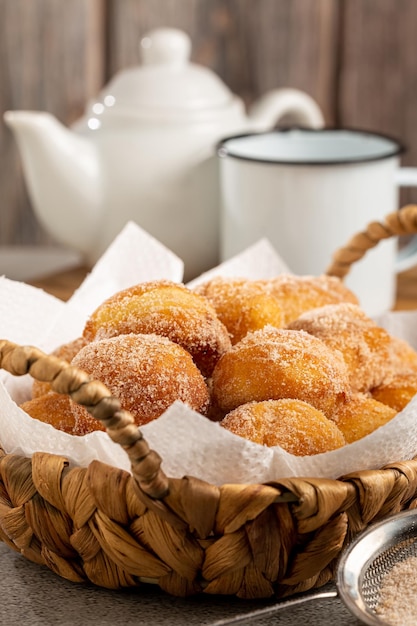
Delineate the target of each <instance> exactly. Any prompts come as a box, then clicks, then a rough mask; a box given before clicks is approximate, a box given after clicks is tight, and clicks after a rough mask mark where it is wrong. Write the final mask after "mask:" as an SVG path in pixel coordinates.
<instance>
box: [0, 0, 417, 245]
mask: <svg viewBox="0 0 417 626" xmlns="http://www.w3.org/2000/svg"><path fill="white" fill-rule="evenodd" d="M158 26H174V27H178V28H181V29H183V30H185V31H186V32H188V33H189V35H190V36H191V38H192V42H193V49H192V60H193V61H194V62H197V63H201V64H203V65H206V66H208V67H210V68H211V69H213V70H214V71H215V72H216V73H217V74H219V75H220V77H221V78H222V79H223V80H224V81H225V82H226V83H227V84H228V85H229V87H230V88H231V89H232V90H233V91H234V92H235V93H237V94H238V95H240V96H241V97H242V98H243V99H244V101H245V102H246V103H248V104H249V103H251V102H252V101H253V100H255V99H256V98H257V97H258V96H259V95H261V94H262V93H264V92H265V91H266V90H268V89H271V88H274V87H280V86H291V87H297V88H300V89H303V90H305V91H307V92H308V93H309V94H311V95H312V96H313V97H314V98H315V99H316V100H317V102H318V103H319V104H320V106H321V108H322V110H323V112H324V115H325V118H326V122H327V124H328V125H345V126H355V127H361V128H366V129H369V130H376V131H380V132H384V133H387V134H390V135H394V136H396V137H398V138H399V139H400V140H402V141H403V142H404V143H406V145H407V146H408V147H409V150H408V152H407V154H406V155H405V157H404V160H403V162H404V164H408V165H412V164H415V165H417V37H416V35H415V33H416V26H417V2H415V0H71V2H65V0H0V116H1V121H0V190H1V204H0V245H1V244H3V245H6V244H17V243H19V244H25V243H51V239H50V238H49V236H48V235H47V234H46V233H45V232H44V231H43V229H42V228H41V226H40V225H39V224H38V222H37V219H36V217H35V216H34V214H33V211H32V208H31V206H30V202H29V199H28V197H27V193H26V189H25V184H24V179H23V175H22V171H21V164H20V157H19V155H18V152H17V148H16V144H15V141H14V138H13V137H12V134H11V132H10V131H9V129H7V128H6V127H5V125H4V123H3V122H2V114H3V112H4V111H5V110H7V109H38V110H46V111H49V112H51V113H53V114H55V115H56V116H57V118H58V119H60V120H61V121H62V122H64V123H65V124H71V123H72V122H73V121H75V120H76V119H77V118H78V117H79V116H80V115H81V114H82V112H83V110H84V107H85V104H86V102H87V100H88V99H89V98H91V97H93V96H94V95H95V94H96V93H97V92H98V91H99V89H100V88H101V86H102V85H103V84H105V82H107V80H108V79H109V78H110V77H111V76H112V75H113V74H114V73H115V72H116V71H117V70H119V69H121V68H124V67H127V66H129V65H133V64H137V63H138V62H139V53H138V44H139V41H140V39H141V37H142V36H143V35H144V34H145V33H146V32H147V31H148V30H150V29H152V28H155V27H158ZM401 200H402V202H417V191H414V190H408V191H406V192H403V193H402V196H401Z"/></svg>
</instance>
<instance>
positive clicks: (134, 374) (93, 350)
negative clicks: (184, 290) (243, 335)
mask: <svg viewBox="0 0 417 626" xmlns="http://www.w3.org/2000/svg"><path fill="white" fill-rule="evenodd" d="M72 365H75V366H77V367H79V368H80V369H83V370H85V371H86V372H87V373H88V374H90V375H91V376H92V377H93V378H94V379H97V380H99V381H101V382H103V383H104V384H105V385H106V386H107V387H108V389H109V391H110V392H111V393H112V394H113V395H114V396H116V397H117V398H119V399H120V402H121V405H122V408H124V409H126V410H128V411H130V412H131V413H132V415H133V416H134V418H135V421H136V423H137V424H138V425H142V424H145V423H147V422H149V421H151V420H153V419H155V418H157V417H159V416H160V415H161V414H162V413H163V412H164V411H165V410H166V409H167V408H168V407H169V406H170V405H171V404H172V403H173V402H174V401H175V400H181V401H182V402H185V403H186V404H188V405H189V406H190V407H191V408H193V409H195V410H197V411H200V412H201V413H203V414H204V413H205V412H206V410H207V406H208V401H209V395H208V389H207V385H206V384H205V381H204V378H203V376H202V374H201V372H200V371H199V370H198V368H197V367H196V365H195V364H194V362H193V360H192V358H191V356H190V355H189V354H188V352H187V351H186V350H184V349H183V348H182V347H181V346H179V345H177V344H175V343H174V342H172V341H170V340H169V339H167V338H166V337H161V336H159V335H154V334H149V335H148V334H146V335H137V334H133V333H132V334H129V335H119V336H117V337H112V338H110V339H101V340H98V341H93V342H91V343H89V344H87V345H86V346H85V347H84V348H82V349H81V350H80V352H78V354H77V355H76V356H75V357H74V359H73V360H72Z"/></svg>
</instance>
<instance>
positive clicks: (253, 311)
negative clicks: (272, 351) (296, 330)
mask: <svg viewBox="0 0 417 626" xmlns="http://www.w3.org/2000/svg"><path fill="white" fill-rule="evenodd" d="M195 292H196V293H199V294H200V295H203V296H204V297H205V298H207V299H208V300H209V301H210V303H211V304H212V305H213V307H214V309H215V311H216V313H217V316H218V317H219V319H220V320H221V321H222V323H223V324H224V325H225V326H226V328H227V330H228V331H229V334H230V338H231V341H232V344H235V343H237V342H238V341H240V340H241V339H243V337H245V335H247V333H248V332H251V331H254V330H259V329H261V328H263V327H264V326H266V325H268V324H270V325H272V326H275V327H277V328H281V327H283V326H284V312H283V309H282V305H281V304H280V302H278V300H277V298H275V297H274V296H273V295H272V294H271V293H269V290H268V289H267V288H266V286H265V285H263V284H261V283H260V282H259V281H255V280H249V279H246V278H226V277H215V278H213V279H211V280H209V281H207V282H205V283H203V284H201V285H198V287H196V288H195Z"/></svg>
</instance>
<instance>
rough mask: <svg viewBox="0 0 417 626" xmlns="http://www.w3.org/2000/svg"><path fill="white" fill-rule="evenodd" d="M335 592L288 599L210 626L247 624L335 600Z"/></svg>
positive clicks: (321, 592)
mask: <svg viewBox="0 0 417 626" xmlns="http://www.w3.org/2000/svg"><path fill="white" fill-rule="evenodd" d="M337 595H338V594H337V591H336V590H334V591H320V592H314V593H309V594H304V595H300V596H297V597H296V598H290V599H289V600H282V601H281V602H277V603H276V604H272V605H271V606H266V607H263V608H262V609H255V610H254V611H249V612H248V613H239V615H234V616H233V617H227V618H225V619H221V620H218V621H217V622H211V623H210V626H227V625H228V624H247V623H248V621H249V620H252V619H257V618H258V617H264V616H267V615H273V614H274V613H277V612H278V611H281V610H284V609H287V608H290V607H293V606H296V605H298V604H305V603H306V602H310V601H312V600H323V599H326V598H337Z"/></svg>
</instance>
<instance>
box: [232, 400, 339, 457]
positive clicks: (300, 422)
mask: <svg viewBox="0 0 417 626" xmlns="http://www.w3.org/2000/svg"><path fill="white" fill-rule="evenodd" d="M220 425H221V426H223V427H224V428H226V429H227V430H230V431H231V432H232V433H234V434H235V435H239V436H240V437H244V438H245V439H249V440H251V441H254V442H255V443H259V444H261V445H265V446H281V448H283V449H284V450H286V451H287V452H289V453H290V454H294V455H296V456H307V455H312V454H319V453H321V452H328V451H329V450H335V449H336V448H341V447H342V446H344V445H345V439H344V436H343V434H342V433H341V431H340V430H339V428H338V427H337V426H336V424H335V423H334V422H332V421H331V420H329V419H328V418H327V417H326V416H325V415H324V413H322V412H321V411H319V410H318V409H315V408H314V407H313V406H311V404H308V403H307V402H303V401H302V400H290V399H283V400H266V401H264V402H249V403H247V404H243V405H242V406H239V407H237V408H236V409H234V410H233V411H231V412H230V413H229V414H228V415H226V417H225V418H224V419H223V420H222V421H221V422H220Z"/></svg>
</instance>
